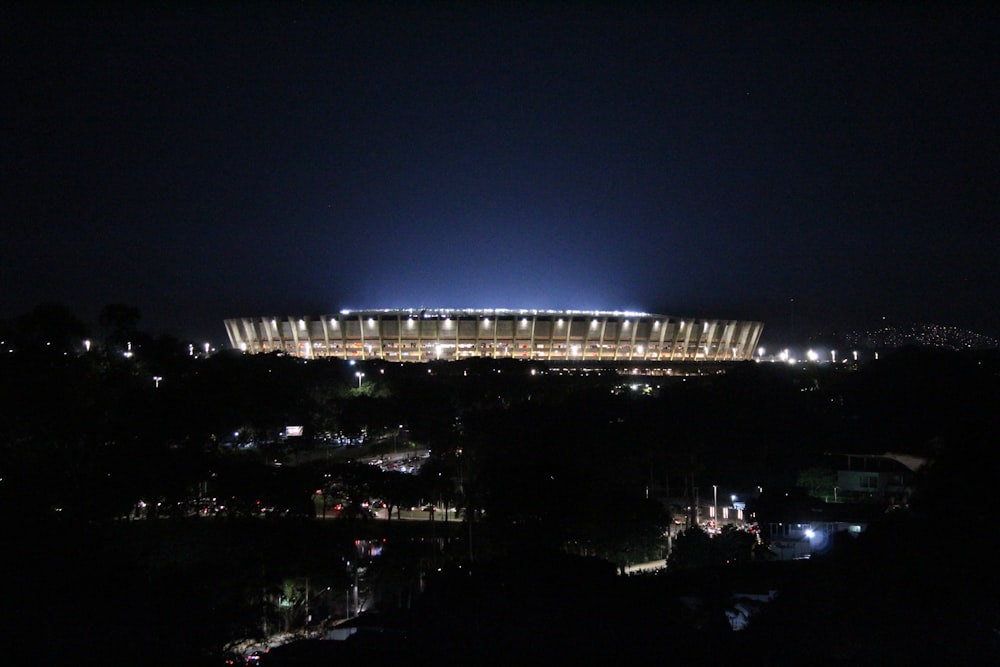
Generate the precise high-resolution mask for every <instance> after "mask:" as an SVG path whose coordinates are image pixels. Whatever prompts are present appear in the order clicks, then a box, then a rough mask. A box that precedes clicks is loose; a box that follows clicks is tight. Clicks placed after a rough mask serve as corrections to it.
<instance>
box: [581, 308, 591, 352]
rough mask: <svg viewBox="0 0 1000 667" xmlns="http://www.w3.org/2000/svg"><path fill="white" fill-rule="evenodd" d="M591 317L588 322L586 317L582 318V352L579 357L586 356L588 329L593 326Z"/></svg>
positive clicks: (588, 347) (588, 339)
mask: <svg viewBox="0 0 1000 667" xmlns="http://www.w3.org/2000/svg"><path fill="white" fill-rule="evenodd" d="M593 322H594V320H593V318H591V319H590V321H589V322H588V321H587V319H586V318H584V320H583V347H582V348H581V349H582V350H583V353H582V354H581V355H580V358H581V359H586V358H587V350H589V349H590V331H591V329H593V328H594V324H593Z"/></svg>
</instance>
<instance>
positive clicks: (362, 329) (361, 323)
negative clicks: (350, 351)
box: [358, 313, 368, 361]
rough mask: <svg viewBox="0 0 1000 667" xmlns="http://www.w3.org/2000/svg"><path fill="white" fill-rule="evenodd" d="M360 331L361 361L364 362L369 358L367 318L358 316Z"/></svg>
mask: <svg viewBox="0 0 1000 667" xmlns="http://www.w3.org/2000/svg"><path fill="white" fill-rule="evenodd" d="M358 331H360V332H361V360H362V361H364V360H365V359H367V358H368V357H367V356H366V355H365V352H366V350H365V318H364V317H362V315H361V314H360V313H359V314H358Z"/></svg>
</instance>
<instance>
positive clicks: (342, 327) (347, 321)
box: [225, 309, 764, 362]
mask: <svg viewBox="0 0 1000 667" xmlns="http://www.w3.org/2000/svg"><path fill="white" fill-rule="evenodd" d="M225 325H226V332H227V333H228V334H229V341H230V343H231V344H232V346H233V348H234V349H238V350H243V351H244V352H248V353H254V354H258V353H268V352H283V353H285V354H290V355H295V356H298V357H303V358H307V359H314V358H325V357H333V358H341V359H358V360H370V359H382V360H385V361H403V362H424V361H434V360H461V359H468V358H471V357H488V358H505V359H510V358H512V359H525V360H538V361H571V362H572V361H579V362H585V361H594V362H637V361H643V362H663V361H670V362H685V361H741V360H748V359H751V358H752V357H753V354H754V350H755V349H756V348H757V343H758V342H759V340H760V335H761V332H762V331H763V328H764V325H763V323H762V322H753V321H737V320H716V319H699V318H680V317H671V316H668V315H654V314H650V313H634V312H621V311H578V310H502V309H490V310H451V309H410V310H359V311H353V310H343V311H341V312H340V313H338V314H336V315H323V316H317V317H297V316H292V317H287V316H286V317H258V318H251V317H243V318H234V319H227V320H225Z"/></svg>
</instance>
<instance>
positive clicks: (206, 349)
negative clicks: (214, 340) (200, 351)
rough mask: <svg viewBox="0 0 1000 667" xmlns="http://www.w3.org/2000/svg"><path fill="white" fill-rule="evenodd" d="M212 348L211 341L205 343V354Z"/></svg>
mask: <svg viewBox="0 0 1000 667" xmlns="http://www.w3.org/2000/svg"><path fill="white" fill-rule="evenodd" d="M211 349H212V344H211V343H205V354H208V352H209V350H211Z"/></svg>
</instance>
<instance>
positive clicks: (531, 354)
mask: <svg viewBox="0 0 1000 667" xmlns="http://www.w3.org/2000/svg"><path fill="white" fill-rule="evenodd" d="M537 321H538V315H537V314H534V315H532V316H531V341H530V342H529V343H528V359H534V358H535V323H536V322H537Z"/></svg>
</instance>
